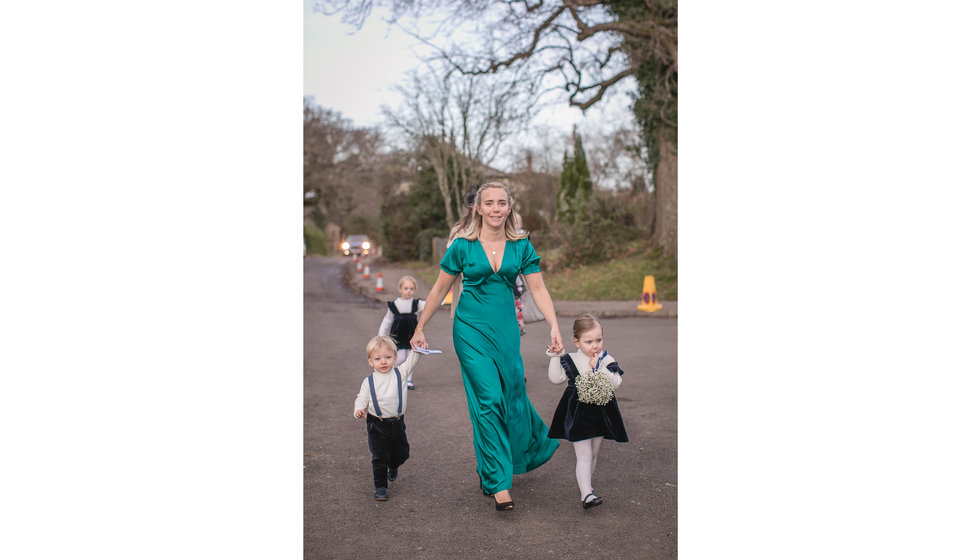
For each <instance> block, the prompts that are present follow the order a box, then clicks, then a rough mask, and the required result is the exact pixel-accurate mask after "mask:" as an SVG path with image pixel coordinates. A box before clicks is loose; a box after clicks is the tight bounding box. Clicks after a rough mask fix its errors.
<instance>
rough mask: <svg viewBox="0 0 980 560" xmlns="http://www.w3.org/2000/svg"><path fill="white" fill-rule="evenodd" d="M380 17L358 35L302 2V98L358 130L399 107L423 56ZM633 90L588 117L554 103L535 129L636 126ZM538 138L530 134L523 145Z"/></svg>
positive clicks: (563, 130) (376, 13) (621, 92)
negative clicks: (401, 89)
mask: <svg viewBox="0 0 980 560" xmlns="http://www.w3.org/2000/svg"><path fill="white" fill-rule="evenodd" d="M382 15H383V12H379V11H378V10H375V11H374V12H373V13H372V14H371V16H370V17H369V18H368V19H367V21H366V22H365V23H364V26H363V27H362V28H361V29H360V30H354V28H352V27H351V26H349V25H346V24H344V23H342V22H341V17H340V16H339V15H336V16H329V17H328V16H325V15H323V14H321V13H315V12H314V11H313V0H304V21H303V29H304V31H303V39H304V47H303V50H304V52H303V55H304V59H303V93H304V95H311V96H313V97H314V99H315V101H316V103H317V104H318V105H320V106H322V107H325V108H328V109H332V110H335V111H339V112H340V113H341V115H342V116H343V117H344V118H347V119H350V120H351V121H353V123H354V124H355V125H358V126H370V125H377V124H381V122H382V121H383V117H382V114H381V106H382V105H388V106H390V107H393V108H394V107H397V106H398V105H399V103H400V96H399V94H398V93H396V92H394V91H392V90H391V86H392V85H394V84H396V83H397V82H399V81H401V80H402V79H403V78H404V77H405V75H406V72H408V71H410V70H412V69H413V68H415V67H416V66H418V65H419V64H420V60H419V58H418V57H417V56H416V53H417V54H424V53H425V50H424V48H423V47H421V46H419V45H418V43H417V42H416V40H415V39H414V38H412V37H410V36H408V35H406V34H405V33H404V32H402V31H401V30H400V29H399V28H398V27H394V26H393V27H390V28H389V27H388V26H387V25H386V24H385V23H384V22H383V21H382ZM624 83H625V82H624ZM631 85H632V84H631V83H629V84H626V85H625V87H621V88H620V90H619V92H618V95H616V94H615V90H610V93H613V95H609V94H607V97H610V99H609V100H608V101H604V102H603V103H604V104H601V105H596V106H594V107H593V108H592V109H591V110H590V111H589V112H588V113H587V114H585V115H583V114H582V112H581V111H580V110H579V109H575V108H572V107H569V106H568V105H567V103H565V102H564V101H562V100H560V99H556V101H555V103H553V104H551V105H549V106H547V107H544V108H543V109H542V110H541V112H540V113H539V115H538V116H537V118H536V120H535V126H547V127H549V128H551V129H553V130H554V132H555V134H557V135H559V137H561V136H564V137H568V136H569V134H570V132H571V129H572V126H573V125H577V126H578V127H579V130H580V131H586V133H587V132H588V131H589V130H599V129H603V130H608V129H610V128H612V127H614V126H616V125H625V126H632V122H633V121H632V115H631V113H630V112H629V109H628V107H629V99H628V97H627V95H626V93H625V92H626V91H628V90H629V87H630V86H631ZM538 136H539V135H537V134H529V135H527V136H526V137H525V138H524V140H526V139H528V138H531V139H534V138H537V137H538ZM505 157H506V156H505ZM495 163H500V162H499V161H497V162H495Z"/></svg>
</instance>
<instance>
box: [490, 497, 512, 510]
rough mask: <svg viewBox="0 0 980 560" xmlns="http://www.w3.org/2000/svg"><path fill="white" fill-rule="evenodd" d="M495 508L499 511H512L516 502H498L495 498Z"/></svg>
mask: <svg viewBox="0 0 980 560" xmlns="http://www.w3.org/2000/svg"><path fill="white" fill-rule="evenodd" d="M493 507H495V508H497V511H510V510H512V509H514V501H513V500H511V501H509V502H498V501H497V497H496V496H494V497H493Z"/></svg>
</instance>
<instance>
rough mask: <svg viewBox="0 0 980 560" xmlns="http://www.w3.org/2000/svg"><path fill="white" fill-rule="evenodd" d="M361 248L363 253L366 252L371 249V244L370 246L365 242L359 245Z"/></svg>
mask: <svg viewBox="0 0 980 560" xmlns="http://www.w3.org/2000/svg"><path fill="white" fill-rule="evenodd" d="M361 247H362V248H363V249H364V250H365V251H367V250H368V249H370V248H371V244H370V243H368V242H367V241H365V242H364V243H361Z"/></svg>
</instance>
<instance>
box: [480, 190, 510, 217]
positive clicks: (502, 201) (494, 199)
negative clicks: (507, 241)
mask: <svg viewBox="0 0 980 560" xmlns="http://www.w3.org/2000/svg"><path fill="white" fill-rule="evenodd" d="M477 211H478V212H479V213H480V215H481V216H483V223H484V224H487V225H489V226H492V227H500V226H503V225H504V221H505V220H507V214H509V213H510V201H509V197H508V196H507V191H505V190H504V189H501V188H500V187H490V188H488V189H485V190H484V191H483V194H482V195H481V196H480V205H479V207H478V208H477Z"/></svg>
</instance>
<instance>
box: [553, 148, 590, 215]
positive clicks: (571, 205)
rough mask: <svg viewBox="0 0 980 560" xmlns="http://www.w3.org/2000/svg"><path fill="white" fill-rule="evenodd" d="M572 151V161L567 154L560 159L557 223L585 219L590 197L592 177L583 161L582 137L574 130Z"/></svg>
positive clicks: (586, 163)
mask: <svg viewBox="0 0 980 560" xmlns="http://www.w3.org/2000/svg"><path fill="white" fill-rule="evenodd" d="M572 137H573V138H574V144H575V147H574V151H573V152H572V159H568V152H565V155H564V156H563V157H562V163H561V184H560V187H559V188H558V221H560V222H565V223H567V224H574V223H575V222H577V221H580V220H581V219H583V218H584V217H585V213H586V209H587V208H588V204H589V199H590V198H591V197H592V176H591V174H590V173H589V165H588V162H586V160H585V149H584V148H583V147H582V137H581V136H579V135H578V133H576V132H575V131H574V130H573V131H572Z"/></svg>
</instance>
